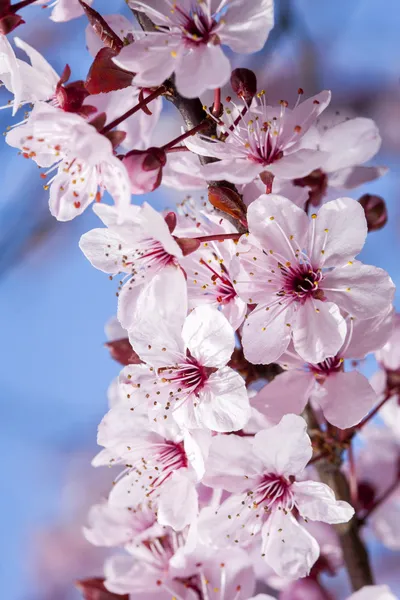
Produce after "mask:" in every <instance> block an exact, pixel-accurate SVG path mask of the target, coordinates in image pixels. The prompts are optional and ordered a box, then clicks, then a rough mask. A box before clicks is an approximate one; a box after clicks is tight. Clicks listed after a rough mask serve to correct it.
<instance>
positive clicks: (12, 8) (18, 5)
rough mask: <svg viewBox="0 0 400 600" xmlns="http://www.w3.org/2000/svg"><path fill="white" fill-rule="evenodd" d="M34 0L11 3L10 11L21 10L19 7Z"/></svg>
mask: <svg viewBox="0 0 400 600" xmlns="http://www.w3.org/2000/svg"><path fill="white" fill-rule="evenodd" d="M34 2H36V0H21V2H17V4H13V5H12V6H11V11H12V12H13V13H16V12H17V11H19V10H21V8H25V6H29V5H30V4H33V3H34Z"/></svg>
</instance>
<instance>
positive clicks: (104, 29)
mask: <svg viewBox="0 0 400 600" xmlns="http://www.w3.org/2000/svg"><path fill="white" fill-rule="evenodd" d="M79 2H80V5H81V6H82V8H83V10H84V12H85V15H86V16H87V18H88V21H89V23H90V25H91V26H92V27H93V30H94V32H95V33H96V34H97V35H98V36H99V38H100V39H101V41H102V42H103V44H104V45H105V46H107V48H111V49H112V50H115V51H116V52H119V51H120V50H121V49H122V48H123V46H124V42H123V41H122V40H121V38H119V37H118V35H117V34H116V33H115V31H114V30H113V29H111V27H110V26H109V24H108V23H107V21H106V20H105V19H103V17H102V16H101V14H100V13H98V12H97V10H94V9H93V8H91V7H90V6H88V5H87V4H86V2H83V1H82V0H79Z"/></svg>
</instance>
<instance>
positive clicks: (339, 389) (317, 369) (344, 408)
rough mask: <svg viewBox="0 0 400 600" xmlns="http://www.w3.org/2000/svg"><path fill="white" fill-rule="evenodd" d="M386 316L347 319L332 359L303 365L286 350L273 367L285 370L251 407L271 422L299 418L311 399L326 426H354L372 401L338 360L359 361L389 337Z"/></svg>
mask: <svg viewBox="0 0 400 600" xmlns="http://www.w3.org/2000/svg"><path fill="white" fill-rule="evenodd" d="M392 321H393V316H392V311H390V313H389V315H384V316H383V317H382V318H374V319H367V320H366V321H360V320H354V319H352V318H351V319H349V328H348V332H347V340H346V341H345V343H344V344H343V346H342V348H341V349H340V350H339V352H338V353H337V354H336V356H332V357H329V358H327V359H325V360H324V361H322V362H320V363H318V364H310V363H308V364H307V363H306V364H304V361H303V360H302V359H301V358H300V356H298V355H296V354H295V353H293V352H292V351H288V352H286V353H285V354H283V355H282V356H281V358H280V359H279V363H280V364H281V365H282V366H283V367H284V368H285V369H288V370H287V371H285V372H283V373H282V374H280V375H278V376H277V377H275V379H274V380H273V381H272V382H271V383H269V384H267V385H266V386H265V387H264V388H263V389H262V390H261V391H260V392H258V394H257V395H256V397H255V398H254V399H253V404H254V406H255V407H256V408H257V409H258V410H259V411H260V412H261V413H262V414H264V415H265V416H266V417H267V418H268V419H269V420H270V421H272V422H273V423H278V422H279V421H280V419H281V418H282V416H283V415H285V414H287V413H295V414H301V413H302V412H303V410H304V408H305V406H306V404H307V402H308V400H309V398H310V396H311V398H312V400H313V401H314V402H315V403H316V404H317V405H318V406H319V407H320V408H321V410H322V412H323V414H324V416H325V418H326V420H327V421H329V423H332V425H335V426H336V427H339V428H340V429H346V428H348V427H353V426H354V425H357V423H359V422H360V421H361V419H363V418H364V417H365V416H366V415H367V413H368V412H369V411H370V410H371V408H373V406H374V405H375V404H376V403H377V402H378V397H377V395H376V392H375V391H374V389H373V387H372V386H371V384H370V383H369V382H368V379H367V378H366V377H365V376H364V375H363V374H362V373H360V372H359V371H356V370H352V371H348V372H345V371H344V361H345V359H350V358H364V357H365V356H366V355H367V354H368V353H370V352H373V351H374V350H375V349H376V348H377V347H379V346H381V345H382V344H383V343H384V341H385V340H386V339H387V338H388V336H389V335H390V331H391V328H392Z"/></svg>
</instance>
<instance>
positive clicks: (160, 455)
mask: <svg viewBox="0 0 400 600" xmlns="http://www.w3.org/2000/svg"><path fill="white" fill-rule="evenodd" d="M143 416H144V415H143ZM98 443H99V444H101V445H102V446H104V447H105V451H104V450H103V451H102V452H100V453H99V454H98V455H97V456H96V457H95V459H94V461H93V464H94V465H95V466H101V465H118V464H121V465H124V466H126V469H125V471H123V472H122V473H121V474H120V476H119V478H118V480H117V481H116V483H115V485H114V487H113V489H112V490H111V493H110V496H109V503H110V506H111V507H117V508H128V507H133V508H136V507H139V506H140V505H143V503H146V502H150V504H149V508H155V507H157V520H158V522H159V523H160V525H169V526H170V527H173V528H174V529H176V530H182V529H183V528H184V527H186V525H188V524H190V523H191V522H192V521H193V520H194V519H195V518H196V516H197V512H198V495H197V490H196V483H197V482H198V481H200V480H201V478H202V476H203V474H204V459H205V457H206V455H207V452H208V436H207V434H206V432H204V431H193V432H191V433H188V432H184V431H180V430H179V428H178V427H177V426H176V425H174V424H172V425H171V426H164V425H160V426H159V427H157V428H156V427H154V428H153V430H151V429H149V427H148V425H147V426H146V425H145V424H144V423H143V421H142V419H140V420H138V419H137V418H136V412H135V411H133V410H132V411H131V410H129V407H128V406H126V403H125V401H123V402H120V403H118V404H117V405H116V406H115V407H113V408H112V409H111V410H110V411H109V412H108V414H107V415H106V416H105V417H104V418H103V420H102V422H101V424H100V426H99V433H98Z"/></svg>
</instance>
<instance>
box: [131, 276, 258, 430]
mask: <svg viewBox="0 0 400 600" xmlns="http://www.w3.org/2000/svg"><path fill="white" fill-rule="evenodd" d="M153 294H154V296H155V297H156V298H158V294H157V287H154V288H153V291H152V295H153ZM172 296H173V295H172ZM180 300H181V302H180V303H177V300H176V298H175V297H174V296H173V297H172V298H171V299H170V301H169V303H168V302H167V303H166V304H165V305H164V306H163V309H162V310H161V311H160V310H159V311H158V313H157V312H156V311H153V310H152V306H153V303H154V302H155V300H154V299H153V297H151V298H150V297H143V298H142V299H141V300H140V302H142V301H143V304H144V306H143V308H141V307H139V314H140V315H141V318H140V320H138V321H137V323H136V327H135V328H134V329H132V331H130V340H131V344H132V346H133V348H134V349H135V351H136V352H137V353H138V354H139V356H140V358H141V359H142V360H143V361H144V362H145V363H146V366H147V370H148V369H149V368H150V371H149V370H148V378H147V380H146V376H143V377H142V372H140V373H139V375H140V379H139V380H138V379H137V377H138V370H137V369H135V368H134V367H132V366H128V367H125V369H124V370H123V371H122V374H121V384H122V385H126V392H127V393H128V394H129V396H130V395H132V398H133V402H134V403H135V404H136V405H137V404H138V403H140V402H146V404H147V405H148V406H149V409H150V414H151V415H153V414H154V416H155V417H156V418H157V419H158V420H160V419H162V418H163V419H167V418H168V416H169V415H171V416H172V417H173V419H174V420H175V421H176V422H177V423H178V424H179V425H180V426H181V427H182V428H189V429H196V428H200V429H209V430H212V431H222V432H225V431H237V430H239V429H242V428H243V427H244V425H245V424H246V423H247V421H248V420H249V418H250V405H249V400H248V396H247V391H246V386H245V382H244V380H243V378H242V377H241V376H240V375H239V374H238V373H236V371H234V370H233V369H231V368H230V367H227V366H226V365H227V363H228V362H229V359H230V358H231V355H232V352H233V349H234V347H235V338H234V331H233V329H232V327H231V326H230V324H229V323H228V321H227V319H226V318H225V317H224V315H223V314H222V313H221V312H220V311H218V310H216V309H215V308H212V307H210V306H207V305H205V306H198V307H197V308H195V309H194V310H193V311H192V312H191V313H190V314H189V316H188V317H186V299H185V297H182V298H181V299H180ZM157 306H159V304H158V302H157ZM149 309H150V310H149ZM160 313H161V314H160ZM185 317H186V318H185ZM142 368H143V369H144V368H145V367H142ZM143 372H144V371H143ZM138 383H140V389H137V387H138V386H137V384H138Z"/></svg>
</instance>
